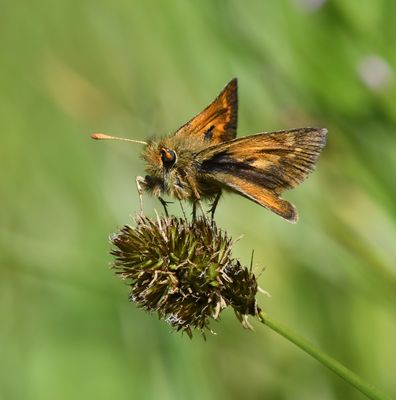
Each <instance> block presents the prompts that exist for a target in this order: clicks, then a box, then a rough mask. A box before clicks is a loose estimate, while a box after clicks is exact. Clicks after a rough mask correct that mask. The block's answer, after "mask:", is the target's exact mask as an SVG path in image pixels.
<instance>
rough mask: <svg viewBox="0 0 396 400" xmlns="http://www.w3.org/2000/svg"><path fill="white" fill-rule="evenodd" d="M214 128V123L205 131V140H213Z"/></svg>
mask: <svg viewBox="0 0 396 400" xmlns="http://www.w3.org/2000/svg"><path fill="white" fill-rule="evenodd" d="M214 128H215V126H214V125H212V126H211V127H210V128H209V129H208V130H207V131H206V132H205V135H204V138H205V140H208V141H210V140H212V137H213V129H214Z"/></svg>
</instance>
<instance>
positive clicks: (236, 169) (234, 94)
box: [92, 79, 327, 222]
mask: <svg viewBox="0 0 396 400" xmlns="http://www.w3.org/2000/svg"><path fill="white" fill-rule="evenodd" d="M237 117H238V86H237V79H233V80H231V81H230V82H229V83H228V84H227V85H226V86H225V88H224V89H223V90H222V91H221V92H220V94H219V95H218V96H217V97H216V98H215V100H214V101H213V102H212V103H211V104H209V106H207V107H206V108H205V109H204V110H203V111H202V112H200V113H199V114H198V115H196V116H195V117H194V118H192V119H191V120H190V121H188V122H187V123H186V124H184V125H183V126H182V127H180V128H179V129H178V130H177V131H176V132H174V133H172V134H170V135H167V136H165V137H162V138H159V139H155V138H154V139H150V140H149V141H147V142H143V141H136V140H132V139H123V138H117V137H114V136H109V135H105V134H100V133H96V134H93V135H92V137H93V138H94V139H121V140H127V141H132V142H138V143H142V144H145V148H144V150H143V152H142V158H143V160H144V161H145V163H146V172H147V175H146V176H145V177H137V179H136V182H137V185H138V191H139V194H140V198H141V199H142V193H143V191H146V192H149V193H151V194H153V195H154V196H156V197H158V198H159V199H160V201H161V203H162V204H163V205H164V208H165V212H166V213H167V207H166V205H167V203H168V202H166V201H165V200H164V199H163V196H164V195H167V196H170V197H173V198H175V199H178V200H180V201H182V200H189V201H190V202H192V204H193V215H195V210H196V208H195V207H196V205H197V204H199V205H200V206H201V201H202V200H207V201H209V202H211V204H212V206H211V209H210V211H211V213H212V218H213V216H214V212H215V210H216V207H217V204H218V201H219V199H220V196H221V194H222V192H234V193H238V194H240V195H242V196H244V197H246V198H247V199H249V200H252V201H254V202H256V203H257V204H259V205H261V206H263V207H265V208H267V209H268V210H270V211H272V212H274V213H275V214H278V215H280V216H281V217H283V218H284V219H286V220H287V221H289V222H296V221H297V219H298V214H297V211H296V209H295V207H294V206H293V204H292V203H290V202H289V201H287V200H284V199H283V198H282V197H281V195H282V193H283V192H284V191H285V190H287V189H292V188H294V187H296V186H297V185H298V184H300V183H301V182H302V181H303V180H304V179H305V178H306V177H307V176H308V174H309V173H310V172H312V170H313V169H314V167H315V164H316V162H317V159H318V157H319V154H320V152H321V150H322V149H323V147H324V146H325V144H326V135H327V129H325V128H296V129H286V130H280V131H275V132H263V133H257V134H254V135H250V136H245V137H240V138H237V137H236V134H237V119H238V118H237ZM201 207H202V206H201Z"/></svg>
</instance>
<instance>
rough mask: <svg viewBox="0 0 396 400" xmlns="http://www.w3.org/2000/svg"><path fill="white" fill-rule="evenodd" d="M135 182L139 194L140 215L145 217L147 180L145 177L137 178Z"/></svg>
mask: <svg viewBox="0 0 396 400" xmlns="http://www.w3.org/2000/svg"><path fill="white" fill-rule="evenodd" d="M135 182H136V188H137V191H138V194H139V203H140V214H141V215H143V186H145V185H146V180H145V179H144V178H143V176H137V177H136V180H135Z"/></svg>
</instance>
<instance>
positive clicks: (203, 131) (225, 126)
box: [175, 79, 238, 145]
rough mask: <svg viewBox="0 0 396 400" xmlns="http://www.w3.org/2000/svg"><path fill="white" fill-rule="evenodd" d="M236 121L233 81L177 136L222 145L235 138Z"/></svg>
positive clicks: (182, 128) (236, 98)
mask: <svg viewBox="0 0 396 400" xmlns="http://www.w3.org/2000/svg"><path fill="white" fill-rule="evenodd" d="M237 119H238V86H237V79H233V80H232V81H230V82H229V83H228V85H227V86H226V87H225V88H224V89H223V90H222V91H221V92H220V94H219V95H218V96H217V97H216V99H215V100H214V101H213V102H212V103H211V104H210V105H209V106H208V107H206V108H205V109H204V110H203V111H202V112H201V113H199V114H198V115H196V116H195V117H194V118H193V119H191V120H190V121H189V122H187V123H186V124H185V125H183V126H182V127H181V128H180V129H179V130H178V131H177V132H176V133H175V135H177V136H180V137H182V136H188V137H191V136H193V137H196V138H197V139H199V140H203V141H207V142H208V145H209V144H216V143H222V142H225V141H228V140H232V139H234V138H235V136H236V128H237Z"/></svg>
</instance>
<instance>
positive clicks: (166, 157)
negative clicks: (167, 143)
mask: <svg viewBox="0 0 396 400" xmlns="http://www.w3.org/2000/svg"><path fill="white" fill-rule="evenodd" d="M161 159H162V163H163V164H164V167H165V168H171V167H172V166H173V165H174V164H175V162H176V153H175V152H174V151H173V150H171V149H166V148H162V149H161Z"/></svg>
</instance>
